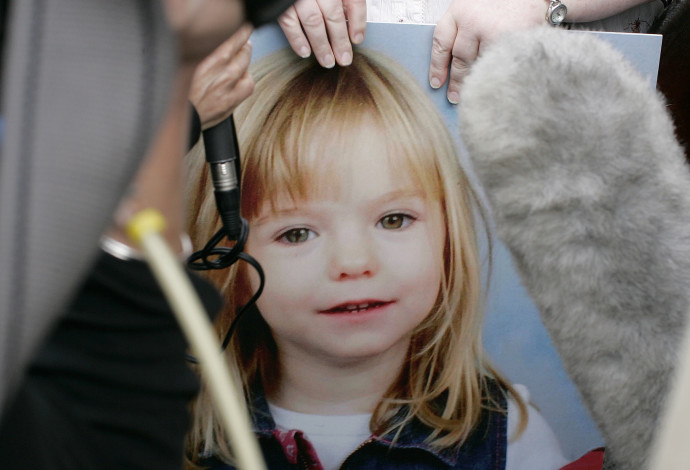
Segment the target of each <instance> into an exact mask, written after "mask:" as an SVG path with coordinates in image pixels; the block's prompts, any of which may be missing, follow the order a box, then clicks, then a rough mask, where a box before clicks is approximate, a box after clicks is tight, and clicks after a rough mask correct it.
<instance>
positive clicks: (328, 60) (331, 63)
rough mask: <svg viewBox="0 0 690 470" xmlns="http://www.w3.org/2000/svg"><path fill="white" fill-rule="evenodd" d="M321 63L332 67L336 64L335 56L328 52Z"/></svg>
mask: <svg viewBox="0 0 690 470" xmlns="http://www.w3.org/2000/svg"><path fill="white" fill-rule="evenodd" d="M321 63H322V64H323V66H324V67H326V68H327V69H330V68H331V67H333V66H334V65H335V58H334V57H333V56H332V55H331V54H328V55H327V56H324V58H323V59H322V60H321Z"/></svg>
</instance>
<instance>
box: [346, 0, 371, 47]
mask: <svg viewBox="0 0 690 470" xmlns="http://www.w3.org/2000/svg"><path fill="white" fill-rule="evenodd" d="M343 7H344V9H345V16H346V17H347V27H348V32H349V33H350V40H351V41H352V44H361V43H362V41H364V34H365V33H366V28H367V2H366V0H345V1H344V2H343Z"/></svg>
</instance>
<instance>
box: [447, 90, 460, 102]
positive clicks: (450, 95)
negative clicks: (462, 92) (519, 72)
mask: <svg viewBox="0 0 690 470" xmlns="http://www.w3.org/2000/svg"><path fill="white" fill-rule="evenodd" d="M448 101H450V102H451V103H453V104H458V101H460V96H459V95H458V93H457V92H455V91H451V92H450V93H448Z"/></svg>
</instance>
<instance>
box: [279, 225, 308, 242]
mask: <svg viewBox="0 0 690 470" xmlns="http://www.w3.org/2000/svg"><path fill="white" fill-rule="evenodd" d="M313 237H314V232H312V231H311V230H309V229H308V228H304V227H299V228H291V229H290V230H288V231H287V232H284V233H283V234H281V235H280V237H278V240H279V241H282V242H284V243H304V242H306V241H307V240H311V239H312V238H313Z"/></svg>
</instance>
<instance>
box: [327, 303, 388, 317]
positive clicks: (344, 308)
mask: <svg viewBox="0 0 690 470" xmlns="http://www.w3.org/2000/svg"><path fill="white" fill-rule="evenodd" d="M392 303H393V302H390V301H388V302H384V301H381V300H373V301H367V302H357V303H344V304H340V305H336V306H335V307H333V308H329V309H328V310H322V311H321V312H320V313H327V314H332V313H362V312H368V311H371V310H374V309H377V308H381V307H385V306H386V305H389V304H392Z"/></svg>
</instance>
